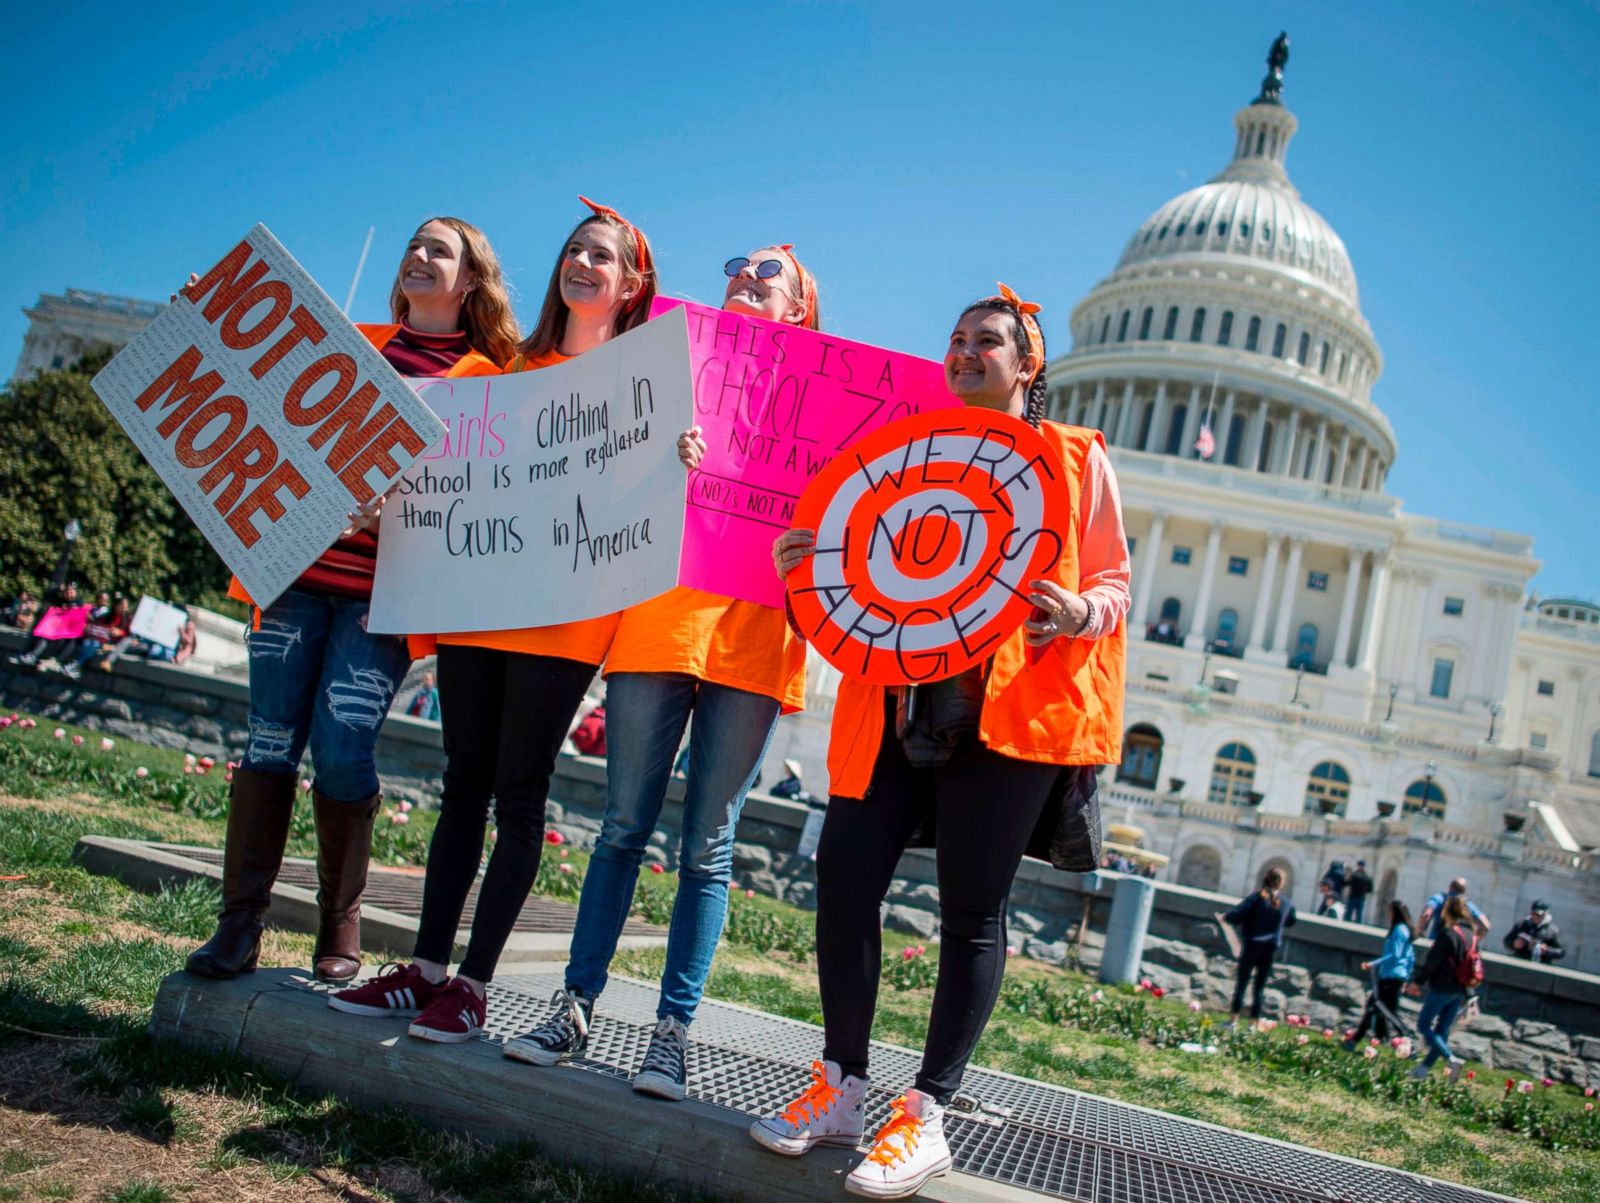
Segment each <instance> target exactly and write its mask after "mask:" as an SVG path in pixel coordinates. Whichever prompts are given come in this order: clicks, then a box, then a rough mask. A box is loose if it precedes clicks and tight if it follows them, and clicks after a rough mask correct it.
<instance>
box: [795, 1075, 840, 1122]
mask: <svg viewBox="0 0 1600 1203" xmlns="http://www.w3.org/2000/svg"><path fill="white" fill-rule="evenodd" d="M843 1093H844V1091H842V1090H840V1089H839V1088H838V1087H837V1086H831V1085H829V1084H828V1070H827V1067H826V1066H825V1065H823V1064H822V1062H821V1061H813V1062H812V1063H811V1085H809V1086H807V1087H806V1089H805V1093H804V1094H802V1095H801V1096H800V1097H799V1098H797V1099H796V1100H795V1101H794V1102H792V1103H790V1104H789V1105H788V1106H787V1107H785V1108H784V1111H783V1118H784V1119H786V1120H788V1121H789V1123H791V1124H792V1125H794V1126H795V1127H796V1128H803V1127H805V1126H806V1125H807V1124H809V1123H810V1122H811V1121H812V1120H814V1119H817V1118H819V1117H821V1116H823V1115H826V1114H827V1113H828V1108H830V1107H832V1106H833V1104H834V1102H835V1101H836V1100H837V1099H838V1098H839V1097H840V1096H841V1095H842V1094H843Z"/></svg>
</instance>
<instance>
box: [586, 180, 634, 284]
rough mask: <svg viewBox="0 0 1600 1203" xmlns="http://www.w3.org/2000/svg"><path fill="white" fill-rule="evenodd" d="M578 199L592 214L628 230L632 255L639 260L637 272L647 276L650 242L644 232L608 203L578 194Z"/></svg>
mask: <svg viewBox="0 0 1600 1203" xmlns="http://www.w3.org/2000/svg"><path fill="white" fill-rule="evenodd" d="M578 200H579V201H581V202H582V203H583V204H585V205H588V206H589V208H590V209H592V210H594V215H595V216H596V217H608V218H610V219H611V220H612V221H614V222H616V223H617V224H618V225H619V226H621V227H622V228H623V229H624V230H626V231H628V234H629V236H630V237H632V239H633V252H634V257H635V258H636V259H638V261H639V274H640V275H641V276H649V275H650V272H651V263H650V244H649V243H648V242H646V241H645V237H644V234H643V233H642V232H641V231H640V229H639V227H638V226H636V225H634V224H633V223H632V222H631V221H629V220H628V219H627V218H626V217H624V216H623V215H622V214H620V213H618V212H617V211H616V210H615V209H613V208H612V207H611V206H610V205H597V204H595V203H594V202H593V201H592V200H590V199H589V198H588V197H587V196H580V197H579V198H578Z"/></svg>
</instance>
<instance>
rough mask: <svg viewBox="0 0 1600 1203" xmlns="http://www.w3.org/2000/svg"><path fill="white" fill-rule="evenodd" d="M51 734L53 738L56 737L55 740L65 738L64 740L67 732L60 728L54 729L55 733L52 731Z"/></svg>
mask: <svg viewBox="0 0 1600 1203" xmlns="http://www.w3.org/2000/svg"><path fill="white" fill-rule="evenodd" d="M52 734H53V735H54V736H55V737H56V738H57V739H65V738H66V737H67V732H66V730H65V729H64V728H62V727H57V728H56V729H55V731H54V732H52Z"/></svg>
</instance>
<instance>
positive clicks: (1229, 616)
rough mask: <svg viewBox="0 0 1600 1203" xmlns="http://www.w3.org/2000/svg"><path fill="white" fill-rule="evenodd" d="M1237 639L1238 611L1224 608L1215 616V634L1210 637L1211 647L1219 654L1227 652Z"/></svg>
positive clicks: (1229, 607)
mask: <svg viewBox="0 0 1600 1203" xmlns="http://www.w3.org/2000/svg"><path fill="white" fill-rule="evenodd" d="M1238 637H1239V611H1237V610H1235V609H1234V608H1233V607H1232V606H1228V607H1225V608H1224V609H1223V610H1221V611H1220V612H1219V613H1218V614H1217V633H1216V634H1215V635H1213V636H1212V637H1211V642H1212V645H1213V646H1214V647H1215V648H1216V649H1217V650H1218V651H1219V652H1229V651H1232V650H1233V641H1234V640H1235V639H1237V638H1238Z"/></svg>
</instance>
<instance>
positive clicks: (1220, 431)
mask: <svg viewBox="0 0 1600 1203" xmlns="http://www.w3.org/2000/svg"><path fill="white" fill-rule="evenodd" d="M1233 400H1234V393H1233V390H1232V389H1231V388H1230V389H1229V390H1228V395H1227V396H1226V397H1224V398H1223V399H1222V417H1221V420H1220V421H1218V423H1217V429H1216V436H1217V452H1216V454H1215V455H1214V456H1212V457H1211V458H1212V459H1213V461H1215V462H1216V463H1219V464H1225V463H1227V462H1228V435H1229V433H1231V432H1232V430H1233Z"/></svg>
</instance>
